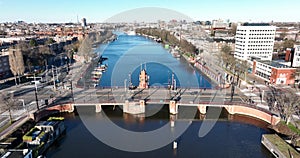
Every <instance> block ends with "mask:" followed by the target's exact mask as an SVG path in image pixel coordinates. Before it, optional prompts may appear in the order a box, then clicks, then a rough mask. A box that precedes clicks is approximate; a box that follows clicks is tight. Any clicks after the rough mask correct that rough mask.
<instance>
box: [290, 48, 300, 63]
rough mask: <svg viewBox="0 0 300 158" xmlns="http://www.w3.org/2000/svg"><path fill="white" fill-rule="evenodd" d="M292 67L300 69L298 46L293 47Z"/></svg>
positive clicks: (299, 50)
mask: <svg viewBox="0 0 300 158" xmlns="http://www.w3.org/2000/svg"><path fill="white" fill-rule="evenodd" d="M292 63H293V65H292V66H293V67H300V45H295V46H294V56H293V61H292Z"/></svg>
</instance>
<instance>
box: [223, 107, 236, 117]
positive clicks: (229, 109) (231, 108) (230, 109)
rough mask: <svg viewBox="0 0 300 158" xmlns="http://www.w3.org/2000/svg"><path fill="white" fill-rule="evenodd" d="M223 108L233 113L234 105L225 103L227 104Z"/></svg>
mask: <svg viewBox="0 0 300 158" xmlns="http://www.w3.org/2000/svg"><path fill="white" fill-rule="evenodd" d="M225 109H226V110H227V112H228V113H229V114H230V115H233V114H235V111H234V105H227V106H225Z"/></svg>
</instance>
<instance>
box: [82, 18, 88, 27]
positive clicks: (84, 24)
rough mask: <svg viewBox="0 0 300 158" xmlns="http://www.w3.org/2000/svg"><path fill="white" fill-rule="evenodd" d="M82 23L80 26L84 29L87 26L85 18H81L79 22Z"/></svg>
mask: <svg viewBox="0 0 300 158" xmlns="http://www.w3.org/2000/svg"><path fill="white" fill-rule="evenodd" d="M81 22H82V23H81V26H82V27H86V26H87V24H86V18H82V21H81Z"/></svg>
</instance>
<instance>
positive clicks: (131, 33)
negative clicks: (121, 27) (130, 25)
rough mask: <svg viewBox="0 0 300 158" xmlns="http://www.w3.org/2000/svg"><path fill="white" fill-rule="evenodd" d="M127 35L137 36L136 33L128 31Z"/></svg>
mask: <svg viewBox="0 0 300 158" xmlns="http://www.w3.org/2000/svg"><path fill="white" fill-rule="evenodd" d="M127 35H129V36H134V35H136V33H135V31H132V30H131V31H128V32H127Z"/></svg>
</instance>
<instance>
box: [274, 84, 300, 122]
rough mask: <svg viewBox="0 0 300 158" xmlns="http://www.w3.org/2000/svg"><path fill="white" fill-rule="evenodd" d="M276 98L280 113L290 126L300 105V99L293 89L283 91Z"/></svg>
mask: <svg viewBox="0 0 300 158" xmlns="http://www.w3.org/2000/svg"><path fill="white" fill-rule="evenodd" d="M275 98H276V102H277V104H276V106H277V109H278V110H279V112H280V115H281V117H282V118H283V120H284V121H285V122H286V124H289V123H290V121H291V119H292V115H293V114H294V113H295V112H296V109H297V108H298V106H299V105H300V98H299V96H297V95H296V94H295V93H294V92H293V91H292V90H291V89H288V90H284V91H283V90H282V91H281V93H279V94H278V93H277V95H276V96H275Z"/></svg>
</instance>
